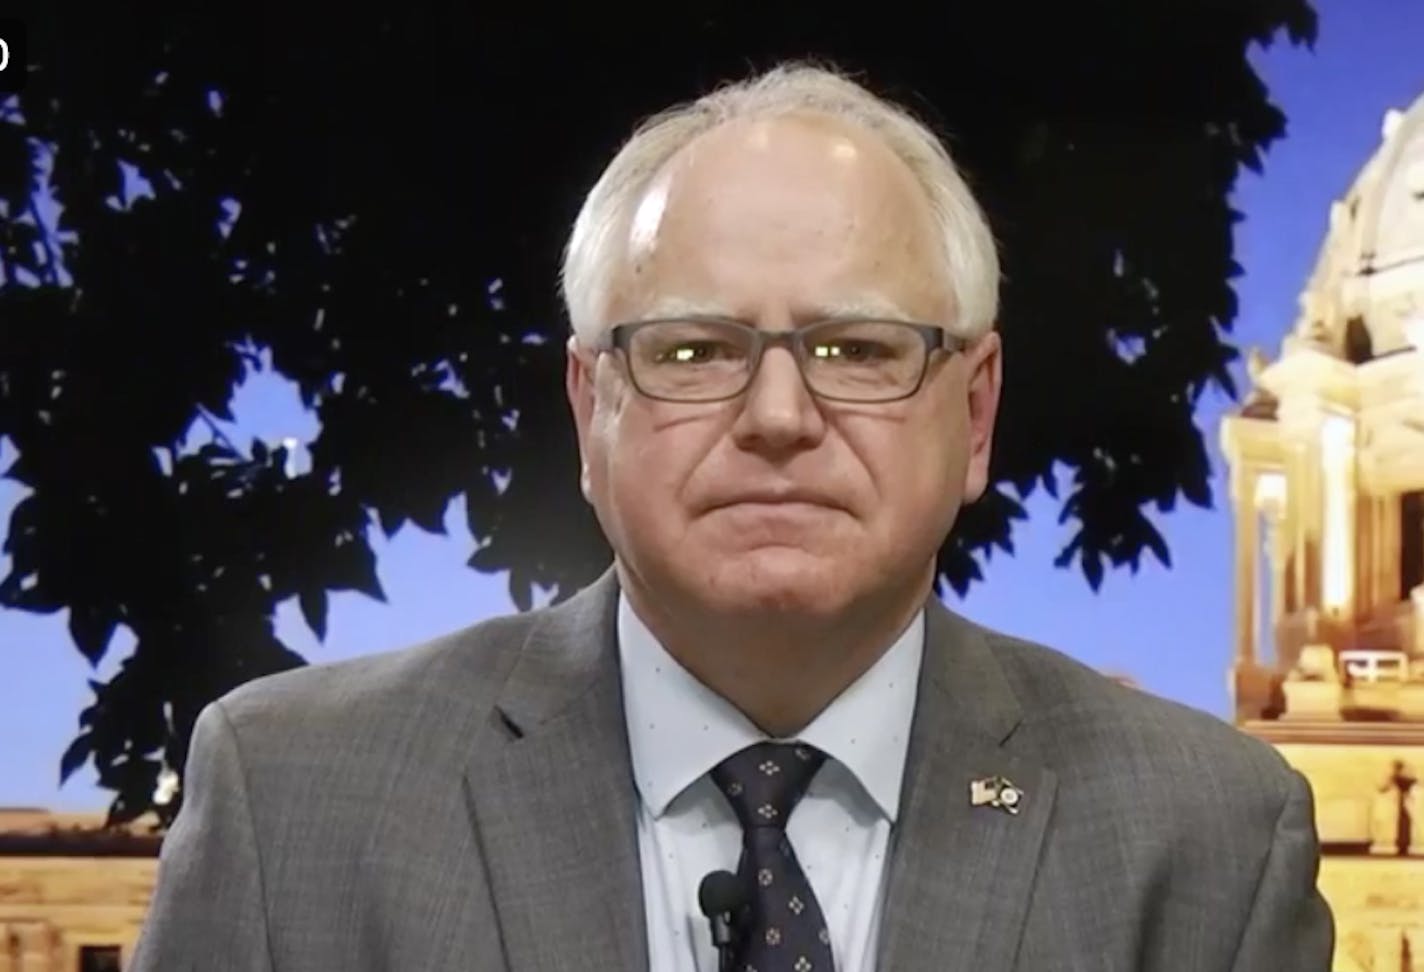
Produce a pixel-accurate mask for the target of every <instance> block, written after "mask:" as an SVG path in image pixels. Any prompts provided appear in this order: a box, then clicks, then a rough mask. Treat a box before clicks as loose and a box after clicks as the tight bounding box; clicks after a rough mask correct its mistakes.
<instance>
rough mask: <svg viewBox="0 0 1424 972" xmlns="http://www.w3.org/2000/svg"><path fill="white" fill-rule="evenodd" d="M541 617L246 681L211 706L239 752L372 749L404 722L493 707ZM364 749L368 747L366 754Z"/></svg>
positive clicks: (484, 625)
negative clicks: (234, 737) (238, 742)
mask: <svg viewBox="0 0 1424 972" xmlns="http://www.w3.org/2000/svg"><path fill="white" fill-rule="evenodd" d="M540 613H541V612H537V611H536V612H529V613H528V614H514V615H500V616H496V617H493V618H489V619H487V620H484V621H480V622H478V623H476V624H473V625H470V626H468V627H466V628H463V629H460V630H458V631H454V632H451V633H449V634H445V635H442V636H440V637H437V638H433V639H430V640H428V641H424V642H420V643H417V644H414V645H410V646H407V647H404V648H399V649H395V650H391V651H385V652H378V653H375V654H371V655H364V656H361V657H357V658H347V659H342V660H340V661H334V662H323V663H318V664H312V665H304V666H301V667H299V668H294V669H290V670H287V671H283V672H277V673H274V674H270V675H264V676H260V677H258V678H255V679H252V680H251V681H248V682H246V683H244V684H242V685H239V686H237V687H236V688H234V689H232V690H230V691H229V692H227V693H226V694H225V695H223V696H222V697H221V698H220V699H218V700H217V701H216V702H215V703H213V705H215V706H216V707H218V708H221V709H222V710H223V713H224V715H225V716H226V717H227V720H228V722H230V723H231V725H232V727H233V731H234V732H235V734H236V735H237V736H238V738H239V739H240V740H241V744H242V749H243V750H244V751H250V752H253V753H254V755H257V754H260V753H261V751H263V750H264V749H266V748H268V746H271V747H275V748H276V749H279V750H281V749H285V750H287V751H288V752H290V751H291V749H292V748H293V747H294V746H300V747H301V748H302V749H304V750H309V751H312V752H313V753H314V754H316V753H321V752H324V751H325V752H330V751H332V750H346V751H353V750H355V751H359V750H360V749H361V748H362V747H361V742H362V741H363V740H365V741H366V742H367V743H368V744H370V745H374V746H379V742H380V736H385V737H387V738H389V737H392V736H395V735H397V734H400V733H401V732H402V731H408V730H409V729H410V728H411V727H412V725H413V724H417V723H419V724H436V725H438V724H441V723H442V722H443V723H445V724H447V725H448V724H449V721H450V720H452V719H455V718H461V719H467V718H468V717H469V716H468V714H469V713H470V712H471V711H481V712H482V711H487V710H488V709H489V708H491V707H492V706H493V703H494V699H495V697H496V695H497V693H498V691H499V687H500V685H501V684H502V683H503V681H504V679H505V677H506V676H507V675H508V673H509V671H510V669H511V667H512V666H513V664H514V662H515V660H516V659H517V657H518V655H519V652H520V649H521V647H522V646H523V644H524V642H525V640H526V639H527V637H528V635H529V632H530V631H531V629H532V627H533V625H534V624H535V623H536V622H537V616H538V615H539V614H540ZM367 751H368V752H369V750H367Z"/></svg>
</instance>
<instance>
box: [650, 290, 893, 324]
mask: <svg viewBox="0 0 1424 972" xmlns="http://www.w3.org/2000/svg"><path fill="white" fill-rule="evenodd" d="M645 316H646V317H648V318H659V317H727V318H736V317H737V314H736V312H735V311H733V310H732V309H731V307H729V306H728V305H727V304H725V303H721V302H719V301H709V300H696V299H691V298H687V297H680V296H676V295H669V296H665V297H659V298H657V299H656V300H654V301H653V302H652V303H651V304H650V305H649V306H648V308H647V311H646V314H645ZM798 316H802V317H804V318H806V319H816V320H837V319H841V318H848V317H869V318H877V319H887V320H897V321H908V320H911V319H912V315H910V314H907V313H905V310H904V308H902V307H901V306H900V305H899V304H897V303H896V302H895V301H893V300H891V299H890V298H888V297H886V296H884V295H883V294H877V293H875V292H873V291H867V292H865V293H861V294H854V295H850V296H847V297H843V298H839V299H836V300H830V301H826V302H824V303H820V304H817V305H815V306H814V307H813V308H811V309H810V312H809V313H807V314H804V315H798Z"/></svg>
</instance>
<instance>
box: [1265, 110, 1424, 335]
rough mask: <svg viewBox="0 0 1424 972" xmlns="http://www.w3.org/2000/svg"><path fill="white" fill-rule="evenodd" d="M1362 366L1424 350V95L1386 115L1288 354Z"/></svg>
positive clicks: (1324, 250)
mask: <svg viewBox="0 0 1424 972" xmlns="http://www.w3.org/2000/svg"><path fill="white" fill-rule="evenodd" d="M1300 345H1306V346H1309V347H1311V348H1314V349H1316V350H1320V351H1324V352H1326V353H1327V354H1331V355H1334V356H1336V357H1340V358H1343V359H1345V360H1348V361H1352V362H1355V363H1360V362H1363V361H1367V360H1370V359H1371V358H1377V357H1380V356H1382V355H1386V354H1390V353H1392V352H1395V351H1401V350H1406V349H1408V348H1410V347H1415V346H1421V345H1424V96H1421V97H1420V98H1418V99H1417V100H1416V101H1415V102H1414V104H1413V105H1412V106H1411V107H1410V108H1409V109H1408V110H1407V111H1403V112H1401V111H1397V110H1391V111H1389V112H1388V113H1386V115H1385V117H1384V123H1383V126H1382V131H1381V142H1380V146H1379V148H1378V149H1377V150H1376V151H1375V153H1374V155H1373V156H1372V157H1371V158H1370V160H1369V161H1368V162H1366V163H1365V166H1364V168H1362V169H1361V170H1360V174H1359V175H1358V176H1357V177H1356V179H1355V182H1354V184H1353V185H1352V186H1351V187H1350V189H1349V191H1348V192H1347V193H1346V194H1345V196H1344V198H1343V199H1341V200H1339V201H1338V202H1336V203H1335V204H1334V205H1333V206H1331V209H1330V228H1329V231H1328V233H1327V234H1326V237H1325V244H1324V246H1322V247H1321V250H1320V256H1319V258H1318V259H1317V261H1316V265H1315V270H1314V272H1313V273H1312V274H1311V276H1310V282H1309V283H1308V284H1307V286H1306V288H1305V290H1304V292H1303V293H1302V294H1301V297H1300V318H1299V320H1298V321H1297V322H1296V325H1295V328H1294V329H1293V332H1292V334H1291V336H1290V337H1289V338H1287V340H1286V347H1285V349H1284V350H1286V351H1289V350H1291V348H1292V347H1293V346H1300Z"/></svg>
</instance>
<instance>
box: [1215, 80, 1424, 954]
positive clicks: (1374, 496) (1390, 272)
mask: <svg viewBox="0 0 1424 972" xmlns="http://www.w3.org/2000/svg"><path fill="white" fill-rule="evenodd" d="M1249 371H1250V374H1251V381H1252V385H1253V387H1252V390H1251V393H1250V395H1249V397H1248V399H1247V400H1246V402H1245V404H1244V406H1243V407H1242V408H1241V409H1240V410H1239V411H1238V412H1237V413H1236V414H1233V415H1231V416H1229V417H1228V418H1226V419H1225V421H1224V422H1223V426H1222V429H1221V441H1222V447H1223V450H1224V452H1225V454H1226V457H1227V459H1228V461H1229V463H1230V466H1231V498H1232V504H1233V506H1234V508H1235V515H1236V541H1235V585H1236V629H1235V638H1234V645H1235V651H1234V655H1235V658H1234V663H1233V666H1232V672H1231V689H1232V699H1233V705H1234V709H1235V722H1236V724H1237V725H1238V726H1239V727H1240V728H1242V729H1243V730H1245V731H1246V732H1248V733H1251V734H1252V735H1255V736H1258V737H1260V738H1262V739H1265V740H1267V741H1268V742H1270V743H1272V744H1273V745H1275V746H1276V747H1277V749H1278V750H1279V751H1280V752H1281V753H1282V755H1284V756H1285V758H1286V759H1287V760H1288V761H1289V762H1290V763H1291V764H1292V765H1294V766H1295V767H1296V768H1297V769H1299V770H1300V771H1301V772H1302V773H1304V774H1305V775H1306V776H1307V777H1308V778H1309V780H1310V783H1311V787H1312V790H1313V792H1314V795H1315V801H1316V811H1317V820H1318V824H1319V828H1320V834H1321V840H1322V844H1323V846H1324V859H1323V861H1322V864H1321V874H1320V886H1321V889H1322V891H1323V892H1324V893H1325V895H1326V897H1327V898H1328V899H1329V901H1330V904H1331V907H1332V909H1333V910H1334V912H1335V918H1336V927H1337V947H1336V957H1335V966H1334V969H1335V972H1357V970H1361V972H1362V970H1370V972H1409V970H1418V969H1421V968H1424V780H1421V779H1420V774H1421V772H1424V97H1421V98H1420V99H1419V100H1418V101H1416V102H1415V104H1414V106H1413V107H1412V108H1410V109H1409V110H1408V111H1407V112H1399V111H1391V112H1390V113H1389V114H1388V115H1386V117H1385V120H1384V125H1383V133H1382V139H1381V145H1380V147H1379V149H1378V150H1377V151H1376V153H1375V155H1374V156H1373V157H1372V158H1371V159H1370V160H1369V161H1368V162H1367V163H1366V165H1365V167H1364V168H1363V169H1362V170H1361V171H1360V173H1359V176H1358V177H1357V179H1356V180H1355V183H1354V185H1353V186H1351V188H1350V190H1349V191H1348V192H1347V193H1346V194H1345V196H1344V198H1343V199H1341V200H1339V201H1337V202H1336V203H1335V204H1334V205H1333V206H1332V208H1331V211H1330V221H1329V230H1328V233H1327V235H1326V239H1325V243H1324V246H1323V247H1322V249H1321V252H1320V256H1319V259H1318V261H1317V264H1316V267H1315V271H1314V273H1313V274H1312V275H1311V278H1310V281H1309V283H1308V284H1307V286H1306V288H1305V290H1304V292H1303V293H1302V295H1301V298H1300V316H1299V319H1298V320H1297V322H1296V324H1295V326H1294V328H1293V329H1292V330H1291V332H1290V334H1289V335H1288V336H1287V337H1286V338H1285V340H1284V342H1283V343H1282V347H1281V353H1280V355H1279V357H1277V358H1276V359H1275V360H1273V361H1268V360H1266V359H1265V357H1264V356H1263V355H1261V354H1259V353H1258V352H1254V351H1253V352H1252V354H1251V357H1250V360H1249Z"/></svg>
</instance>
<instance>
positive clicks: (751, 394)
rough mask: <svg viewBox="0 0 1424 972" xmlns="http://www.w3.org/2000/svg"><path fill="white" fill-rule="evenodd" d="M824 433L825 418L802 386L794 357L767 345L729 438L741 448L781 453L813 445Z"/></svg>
mask: <svg viewBox="0 0 1424 972" xmlns="http://www.w3.org/2000/svg"><path fill="white" fill-rule="evenodd" d="M824 435H825V417H824V416H823V415H822V414H821V410H820V407H819V406H818V404H817V402H816V400H815V398H814V396H812V394H811V391H810V389H808V388H807V387H806V382H805V380H804V379H803V378H802V377H801V369H800V368H799V367H797V364H796V356H795V355H794V354H793V353H792V352H791V350H790V349H788V348H785V347H769V348H767V349H766V352H765V353H764V354H763V355H762V359H761V365H760V367H758V368H757V372H756V374H755V375H753V376H752V382H751V385H750V386H749V387H748V388H747V390H746V394H745V400H744V401H743V403H742V410H741V413H740V414H739V415H738V416H737V422H736V425H735V426H734V427H733V437H734V438H735V440H736V441H737V444H738V445H739V446H741V447H742V448H744V449H749V450H762V451H768V452H785V451H790V450H796V449H806V448H813V447H814V446H815V445H816V443H817V442H819V441H820V440H821V437H822V436H824Z"/></svg>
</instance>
